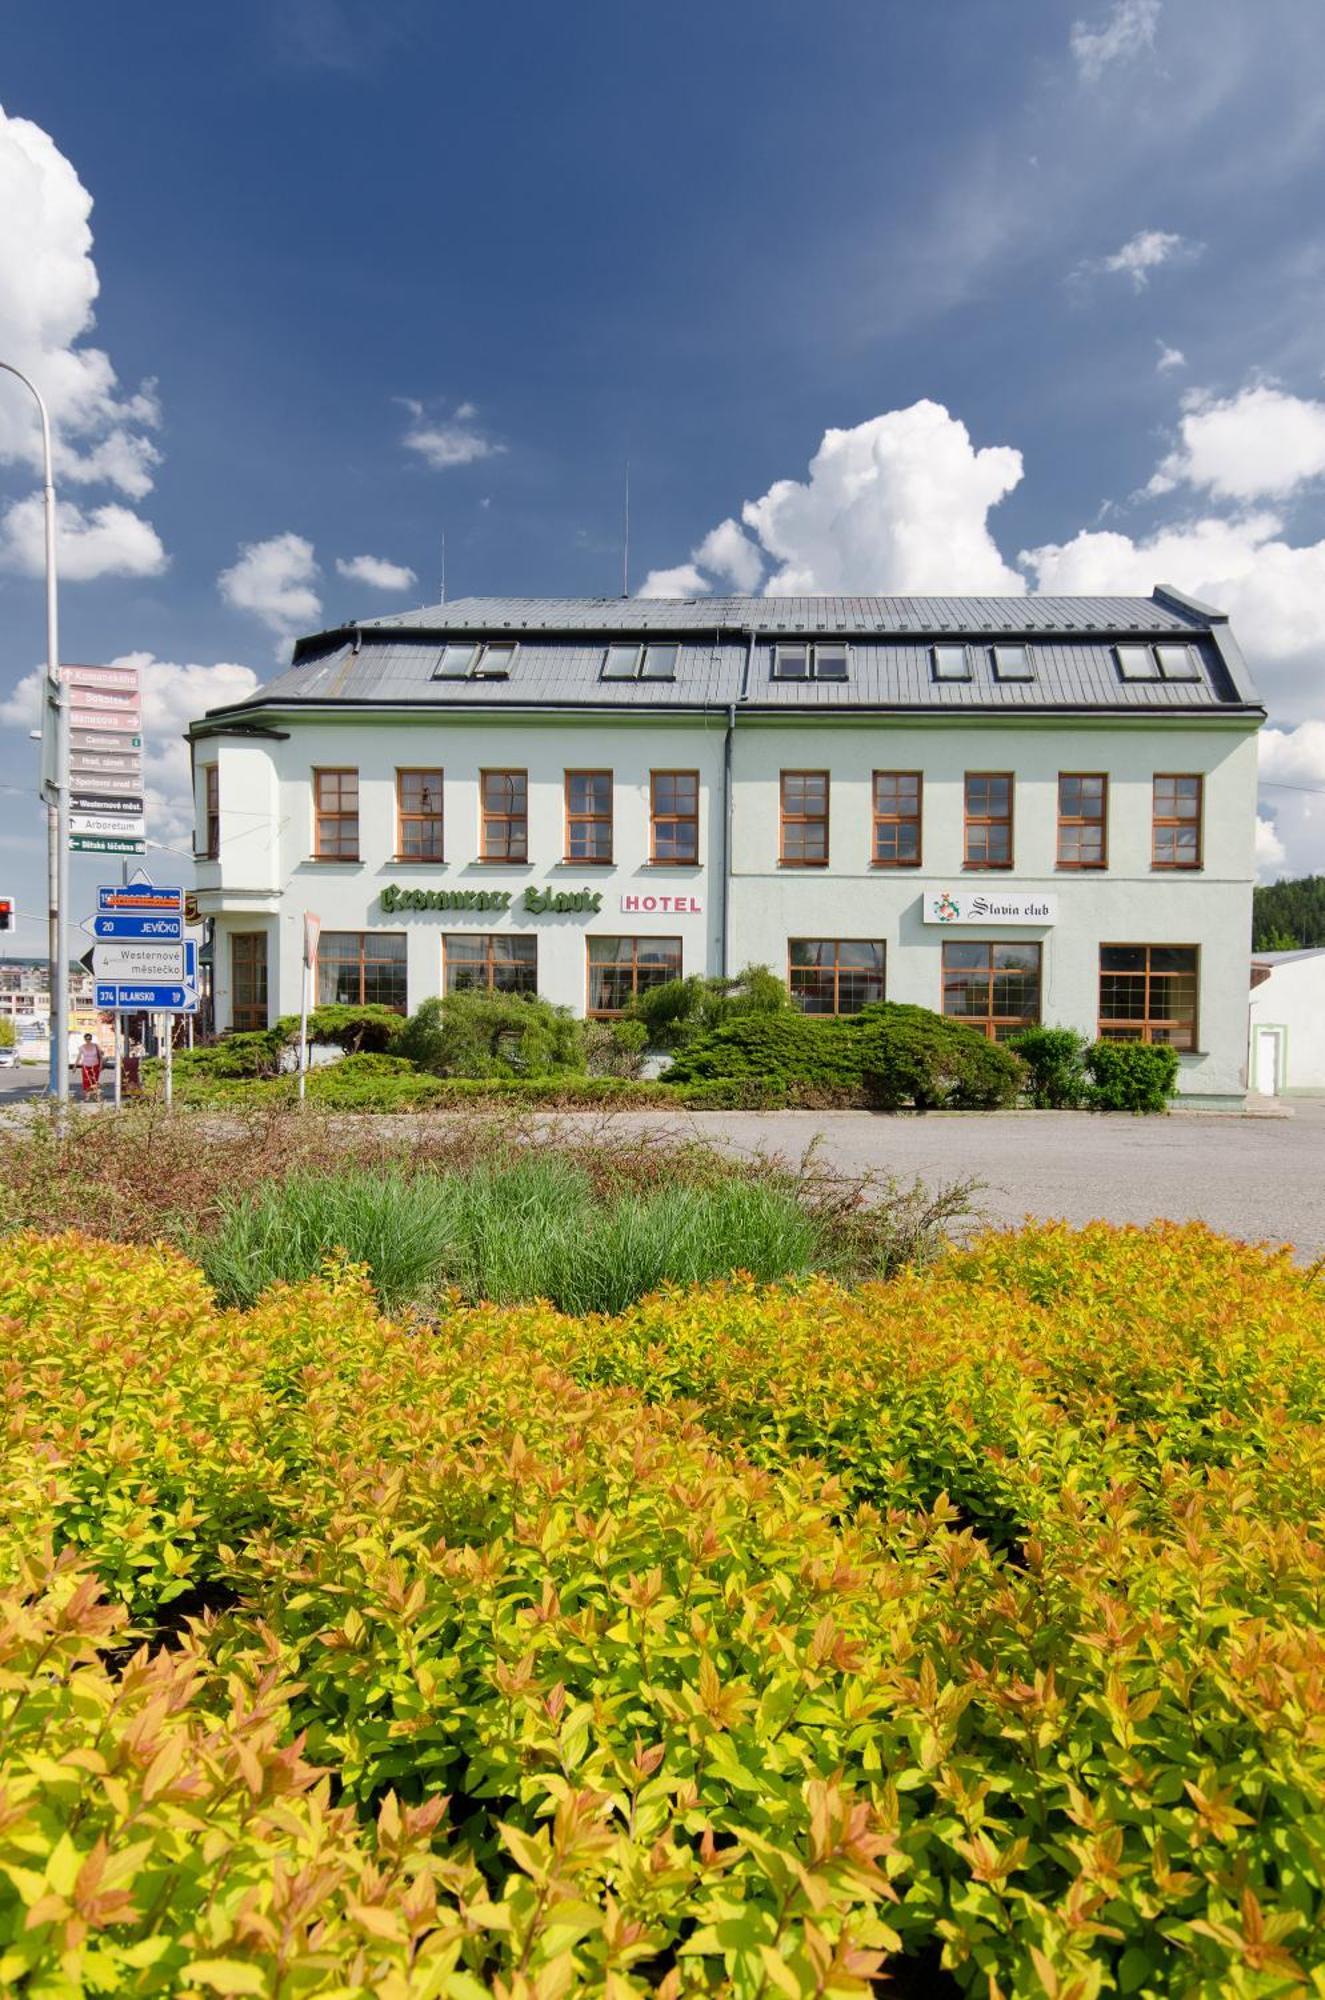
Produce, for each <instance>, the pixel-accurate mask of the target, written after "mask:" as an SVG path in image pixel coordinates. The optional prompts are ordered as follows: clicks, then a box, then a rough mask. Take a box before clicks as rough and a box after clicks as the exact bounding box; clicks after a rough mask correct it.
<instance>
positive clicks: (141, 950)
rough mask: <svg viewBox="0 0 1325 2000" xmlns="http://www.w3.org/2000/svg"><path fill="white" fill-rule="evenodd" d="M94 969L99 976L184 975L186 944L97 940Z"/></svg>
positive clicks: (172, 977) (158, 977) (146, 977)
mask: <svg viewBox="0 0 1325 2000" xmlns="http://www.w3.org/2000/svg"><path fill="white" fill-rule="evenodd" d="M92 970H93V972H94V973H95V974H96V976H97V978H98V979H129V980H139V979H142V980H147V981H149V982H150V981H152V980H155V981H157V982H158V983H159V982H161V981H162V980H165V981H171V980H176V979H182V978H183V977H184V947H183V945H182V944H163V943H161V942H160V941H159V940H158V939H155V938H153V939H151V940H149V941H143V940H139V941H137V942H135V943H126V942H124V941H123V940H121V941H120V942H119V943H117V944H98V945H97V946H96V947H95V948H94V950H93V953H92Z"/></svg>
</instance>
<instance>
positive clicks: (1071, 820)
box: [1058, 771, 1109, 868]
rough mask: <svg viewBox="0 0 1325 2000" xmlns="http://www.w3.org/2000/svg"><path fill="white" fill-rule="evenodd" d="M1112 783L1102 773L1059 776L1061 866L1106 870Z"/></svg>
mask: <svg viewBox="0 0 1325 2000" xmlns="http://www.w3.org/2000/svg"><path fill="white" fill-rule="evenodd" d="M1108 809H1109V780H1108V779H1107V777H1105V775H1104V773H1103V772H1102V771H1060V772H1059V774H1058V865H1059V867H1060V868H1103V867H1105V866H1106V865H1107V861H1108V843H1107V839H1106V822H1107V819H1108Z"/></svg>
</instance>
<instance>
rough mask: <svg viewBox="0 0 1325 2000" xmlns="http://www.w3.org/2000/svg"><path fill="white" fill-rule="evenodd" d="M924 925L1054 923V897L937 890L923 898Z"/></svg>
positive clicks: (981, 891)
mask: <svg viewBox="0 0 1325 2000" xmlns="http://www.w3.org/2000/svg"><path fill="white" fill-rule="evenodd" d="M925 922H926V923H927V924H1056V923H1057V922H1058V898H1057V896H1016V895H997V894H995V893H994V892H993V891H991V890H984V889H974V890H971V889H940V890H939V891H938V892H937V893H936V894H931V895H927V896H926V897H925Z"/></svg>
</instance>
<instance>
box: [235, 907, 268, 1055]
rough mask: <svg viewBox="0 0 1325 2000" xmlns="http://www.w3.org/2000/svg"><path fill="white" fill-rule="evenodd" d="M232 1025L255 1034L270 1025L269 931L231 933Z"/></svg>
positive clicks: (239, 1031) (240, 1031) (247, 1032)
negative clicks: (268, 1008) (268, 1022)
mask: <svg viewBox="0 0 1325 2000" xmlns="http://www.w3.org/2000/svg"><path fill="white" fill-rule="evenodd" d="M230 1025H231V1027H232V1028H233V1029H234V1030H235V1033H236V1034H252V1033H254V1032H256V1031H257V1030H260V1029H262V1028H265V1027H266V1025H267V933H266V931H232V932H231V935H230Z"/></svg>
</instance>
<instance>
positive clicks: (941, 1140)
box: [632, 1098, 1325, 1262]
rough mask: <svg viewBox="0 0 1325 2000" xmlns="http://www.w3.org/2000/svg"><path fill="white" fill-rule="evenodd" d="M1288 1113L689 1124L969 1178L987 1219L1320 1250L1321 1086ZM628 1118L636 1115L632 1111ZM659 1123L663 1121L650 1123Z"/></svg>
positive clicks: (857, 1169)
mask: <svg viewBox="0 0 1325 2000" xmlns="http://www.w3.org/2000/svg"><path fill="white" fill-rule="evenodd" d="M1292 1104H1293V1116H1292V1117H1291V1118H1284V1117H1266V1118H1252V1117H1231V1116H1220V1115H1217V1114H1214V1113H1210V1114H1197V1113H1192V1112H1176V1113H1174V1114H1173V1115H1172V1116H1170V1117H1167V1118H1130V1117H1126V1116H1097V1115H1087V1114H1084V1113H1078V1112H1070V1111H993V1112H989V1111H985V1112H943V1113H938V1114H931V1115H930V1116H928V1117H924V1118H917V1117H898V1118H888V1117H882V1116H878V1115H875V1114H872V1113H870V1112H867V1111H834V1112H821V1111H766V1112H760V1113H753V1112H735V1111H706V1112H693V1113H690V1114H689V1115H688V1116H687V1117H686V1118H685V1119H684V1120H681V1119H674V1118H672V1117H671V1116H670V1115H669V1116H668V1118H667V1120H666V1123H667V1124H668V1126H670V1127H672V1128H673V1129H685V1130H689V1131H693V1132H696V1133H699V1134H701V1135H703V1136H704V1137H705V1138H708V1139H712V1140H713V1141H715V1142H716V1143H718V1144H720V1145H723V1146H731V1147H734V1148H736V1149H738V1150H740V1151H742V1152H758V1151H760V1150H761V1149H762V1150H763V1151H765V1152H772V1153H779V1154H781V1155H782V1156H783V1158H785V1159H787V1160H791V1161H795V1160H797V1159H799V1158H800V1156H801V1155H802V1154H803V1153H804V1151H805V1149H806V1148H807V1146H809V1145H810V1144H811V1143H812V1142H814V1141H815V1140H816V1139H817V1141H818V1149H819V1153H820V1157H821V1158H822V1159H823V1160H824V1161H826V1162H827V1163H829V1164H831V1165H832V1166H834V1167H837V1168H840V1169H841V1170H842V1171H843V1172H846V1173H863V1172H865V1171H866V1170H874V1171H877V1172H882V1173H887V1174H895V1175H897V1176H899V1177H901V1178H902V1179H905V1180H908V1181H909V1180H912V1179H913V1178H914V1177H915V1176H916V1175H917V1174H918V1175H920V1177H921V1178H922V1180H925V1181H927V1182H930V1183H937V1182H940V1181H954V1180H960V1179H963V1178H965V1177H967V1176H972V1177H974V1178H975V1179H977V1180H979V1181H980V1182H982V1183H983V1186H982V1188H981V1189H980V1191H979V1193H978V1194H977V1195H976V1196H975V1201H976V1204H977V1206H978V1208H979V1210H980V1213H981V1215H982V1216H983V1217H984V1218H985V1219H987V1220H988V1221H991V1222H998V1223H1015V1222H1020V1221H1022V1220H1023V1219H1024V1218H1025V1217H1027V1216H1034V1217H1036V1218H1038V1219H1041V1220H1044V1219H1049V1218H1052V1217H1062V1218H1063V1219H1064V1220H1066V1221H1068V1222H1075V1223H1081V1222H1090V1221H1093V1220H1095V1219H1096V1218H1099V1219H1102V1220H1105V1221H1108V1222H1150V1221H1153V1220H1154V1219H1155V1218H1156V1217H1160V1216H1167V1217H1170V1218H1172V1219H1173V1220H1175V1221H1188V1220H1192V1221H1201V1222H1207V1223H1209V1225H1210V1227H1211V1228H1212V1229H1218V1230H1221V1231H1222V1232H1223V1233H1224V1234H1226V1235H1229V1236H1240V1237H1243V1238H1244V1239H1246V1240H1247V1241H1248V1242H1271V1243H1291V1244H1292V1245H1293V1246H1294V1248H1295V1250H1296V1251H1297V1253H1298V1255H1299V1257H1302V1258H1304V1259H1305V1260H1307V1261H1308V1262H1310V1261H1312V1260H1314V1259H1315V1258H1317V1257H1325V1098H1295V1099H1293V1100H1292ZM632 1122H635V1123H638V1122H640V1121H639V1117H638V1114H636V1115H635V1118H634V1119H633V1120H632ZM653 1129H656V1121H654V1124H653Z"/></svg>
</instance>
